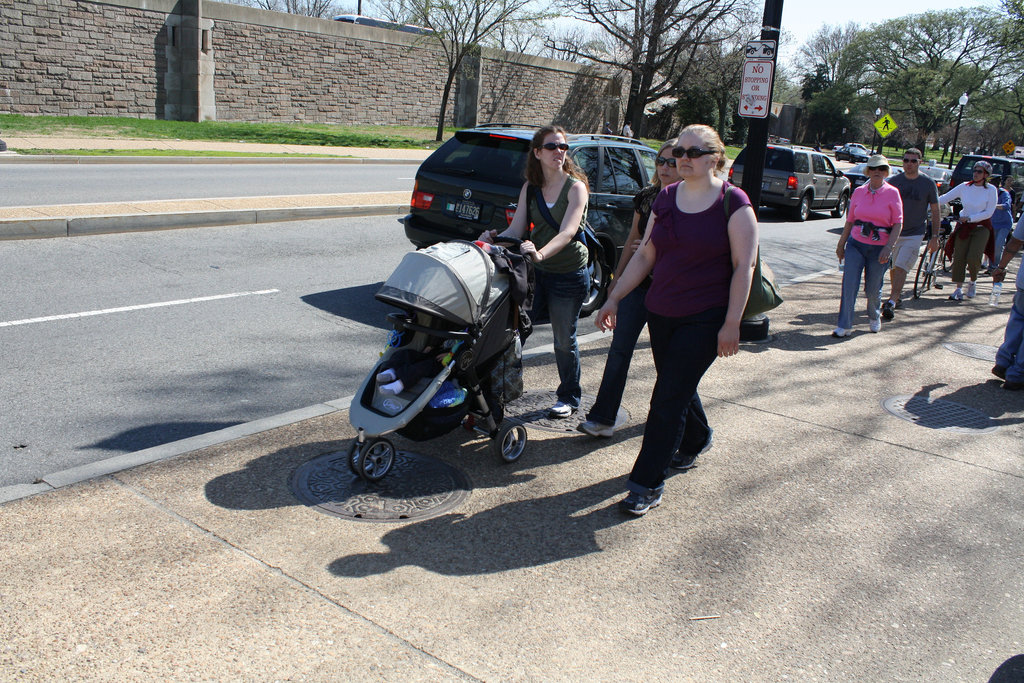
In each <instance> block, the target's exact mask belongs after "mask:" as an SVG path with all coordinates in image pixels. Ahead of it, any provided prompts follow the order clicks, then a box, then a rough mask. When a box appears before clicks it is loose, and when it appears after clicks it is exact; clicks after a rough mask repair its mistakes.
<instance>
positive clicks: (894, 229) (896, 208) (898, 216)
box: [878, 192, 903, 263]
mask: <svg viewBox="0 0 1024 683" xmlns="http://www.w3.org/2000/svg"><path fill="white" fill-rule="evenodd" d="M889 220H890V221H892V226H891V227H890V228H889V240H888V241H887V242H886V243H885V246H884V247H882V251H881V252H879V254H878V262H879V263H888V262H889V257H890V256H892V250H893V249H894V248H895V247H896V240H898V239H899V238H900V234H901V233H902V232H903V199H902V198H901V197H900V195H899V192H897V193H896V196H895V197H893V199H892V203H891V204H890V205H889Z"/></svg>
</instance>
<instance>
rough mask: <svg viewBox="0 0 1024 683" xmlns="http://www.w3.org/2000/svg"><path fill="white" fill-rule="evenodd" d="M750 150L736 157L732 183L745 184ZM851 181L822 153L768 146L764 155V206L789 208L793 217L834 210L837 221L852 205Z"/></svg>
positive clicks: (762, 187) (801, 218)
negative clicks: (817, 210)
mask: <svg viewBox="0 0 1024 683" xmlns="http://www.w3.org/2000/svg"><path fill="white" fill-rule="evenodd" d="M746 156H747V149H746V148H745V147H744V148H743V149H742V150H740V153H739V154H737V155H736V161H734V162H733V163H732V168H730V169H729V180H730V181H732V182H733V183H734V184H736V185H742V184H743V161H744V159H746ZM850 192H851V190H850V181H849V179H848V178H847V177H846V176H844V175H843V174H842V173H841V172H839V171H838V170H836V167H835V166H833V165H832V160H831V159H829V158H828V157H827V156H826V155H824V154H822V153H821V152H816V151H814V150H813V149H809V148H806V147H784V146H781V145H768V149H767V150H765V155H764V176H763V178H762V180H761V203H762V204H764V205H765V206H774V207H781V208H784V209H789V210H790V211H791V212H792V215H793V218H795V219H796V220H798V221H805V220H807V217H808V216H809V215H810V213H811V211H813V210H815V209H831V210H832V216H833V217H834V218H839V217H841V216H842V215H843V214H844V213H846V208H847V207H848V206H849V205H850Z"/></svg>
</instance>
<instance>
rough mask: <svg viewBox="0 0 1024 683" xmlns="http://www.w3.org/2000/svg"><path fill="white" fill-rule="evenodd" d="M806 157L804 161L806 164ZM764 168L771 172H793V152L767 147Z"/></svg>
mask: <svg viewBox="0 0 1024 683" xmlns="http://www.w3.org/2000/svg"><path fill="white" fill-rule="evenodd" d="M806 160H807V159H806V157H805V158H804V161H805V162H806ZM764 167H765V168H770V169H772V170H773V171H786V172H787V173H792V172H793V150H791V149H784V148H779V147H769V148H768V149H767V150H765V155H764Z"/></svg>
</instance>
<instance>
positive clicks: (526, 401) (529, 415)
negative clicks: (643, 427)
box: [505, 391, 629, 433]
mask: <svg viewBox="0 0 1024 683" xmlns="http://www.w3.org/2000/svg"><path fill="white" fill-rule="evenodd" d="M557 400H558V396H557V395H556V394H555V392H553V391H527V392H524V393H523V395H522V396H520V397H519V398H517V399H516V400H515V401H513V402H512V403H509V404H508V405H507V406H505V416H506V417H514V418H515V419H516V420H518V421H519V422H522V423H523V424H525V425H526V426H527V427H536V428H537V429H543V430H545V431H548V432H559V433H561V432H568V433H575V432H576V427H578V426H579V425H580V423H581V422H585V421H586V419H587V413H588V412H589V411H590V408H591V407H592V406H593V405H594V401H596V400H597V397H595V396H588V395H587V394H583V396H581V397H580V408H579V410H577V411H576V412H575V413H573V414H572V415H570V416H569V417H563V418H552V417H548V410H550V409H551V406H553V405H555V401H557ZM628 421H629V413H627V412H626V410H625V409H623V408H619V412H618V413H617V414H616V416H615V426H616V427H621V426H622V425H624V424H626V422H628Z"/></svg>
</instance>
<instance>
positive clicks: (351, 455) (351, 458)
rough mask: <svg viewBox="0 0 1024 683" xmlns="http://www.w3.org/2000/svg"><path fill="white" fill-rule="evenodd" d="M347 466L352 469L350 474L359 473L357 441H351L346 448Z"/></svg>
mask: <svg viewBox="0 0 1024 683" xmlns="http://www.w3.org/2000/svg"><path fill="white" fill-rule="evenodd" d="M348 468H349V469H350V470H352V474H355V475H358V476H361V475H359V442H358V441H353V442H352V445H351V446H349V449H348Z"/></svg>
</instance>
